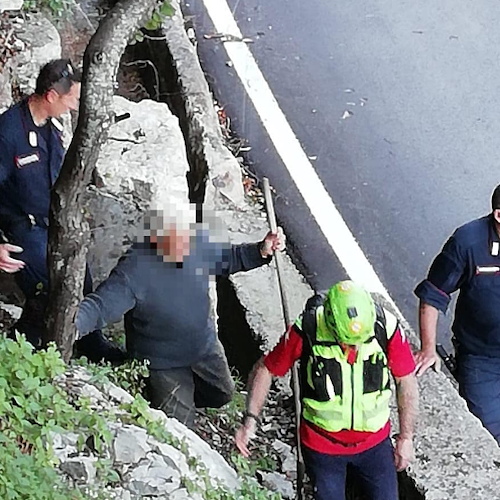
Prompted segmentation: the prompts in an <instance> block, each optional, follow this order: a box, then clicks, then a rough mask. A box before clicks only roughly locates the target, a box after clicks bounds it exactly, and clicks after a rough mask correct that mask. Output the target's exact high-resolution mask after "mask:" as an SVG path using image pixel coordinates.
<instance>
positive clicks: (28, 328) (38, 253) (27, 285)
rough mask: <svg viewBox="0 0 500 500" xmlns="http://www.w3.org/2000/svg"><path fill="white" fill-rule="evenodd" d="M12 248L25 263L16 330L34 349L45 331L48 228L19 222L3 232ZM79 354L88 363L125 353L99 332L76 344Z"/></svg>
mask: <svg viewBox="0 0 500 500" xmlns="http://www.w3.org/2000/svg"><path fill="white" fill-rule="evenodd" d="M6 233H7V236H8V238H9V240H10V241H11V242H12V244H14V245H18V246H20V247H22V248H23V252H22V253H19V254H15V255H14V258H16V259H17V258H18V259H20V260H22V261H24V262H25V264H26V265H25V266H24V268H23V269H22V270H21V271H19V272H18V273H16V274H15V277H16V282H17V284H18V286H19V288H20V289H21V291H22V292H23V294H24V296H25V298H26V302H25V304H24V308H23V312H22V314H21V317H20V318H19V321H18V322H17V323H16V325H15V329H16V330H18V331H19V332H21V333H24V335H25V336H26V338H27V340H28V341H29V342H31V343H32V344H33V345H34V346H35V347H40V345H41V341H42V338H43V336H44V330H45V311H46V308H47V300H48V294H49V271H48V268H47V244H48V229H47V228H46V227H44V226H40V225H35V226H32V225H31V224H30V223H29V222H23V221H19V223H18V224H17V225H16V226H15V228H11V230H9V231H6ZM90 292H92V277H91V275H90V270H89V268H88V267H87V268H86V270H85V281H84V284H83V294H84V295H87V294H88V293H90ZM76 350H77V351H78V353H79V354H81V355H84V356H87V358H89V359H90V360H91V361H99V360H101V359H102V358H104V359H106V360H108V361H113V362H119V361H122V360H123V358H124V353H123V352H122V351H121V350H120V349H119V348H117V347H116V346H114V345H112V344H110V343H108V342H107V341H106V340H105V339H104V337H103V335H102V333H101V331H100V330H96V331H95V332H92V333H91V334H90V335H87V336H86V337H84V338H83V339H81V340H79V341H78V342H77V343H76Z"/></svg>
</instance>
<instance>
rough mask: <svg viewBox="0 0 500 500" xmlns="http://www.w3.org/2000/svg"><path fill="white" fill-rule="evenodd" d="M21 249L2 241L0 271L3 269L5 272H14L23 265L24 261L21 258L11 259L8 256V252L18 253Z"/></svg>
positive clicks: (0, 246)
mask: <svg viewBox="0 0 500 500" xmlns="http://www.w3.org/2000/svg"><path fill="white" fill-rule="evenodd" d="M22 251H23V249H22V248H21V247H18V246H16V245H11V244H9V243H3V244H1V245H0V271H4V272H6V273H15V272H17V271H20V270H21V269H22V268H23V267H24V266H25V264H24V262H23V261H22V260H18V259H13V258H12V257H11V256H10V252H13V253H19V252H22Z"/></svg>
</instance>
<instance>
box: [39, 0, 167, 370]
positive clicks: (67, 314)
mask: <svg viewBox="0 0 500 500" xmlns="http://www.w3.org/2000/svg"><path fill="white" fill-rule="evenodd" d="M161 3H163V1H161V0H121V1H119V2H117V3H116V5H115V6H114V7H113V9H112V10H110V11H109V13H108V14H107V16H106V17H105V18H104V19H103V20H102V21H101V23H100V25H99V28H98V29H97V31H96V33H95V34H94V36H93V37H92V39H91V40H90V42H89V45H88V46H87V49H86V50H85V55H84V59H83V81H82V96H81V103H80V110H79V117H78V125H77V127H76V131H75V134H74V137H73V141H72V142H71V145H70V147H69V150H68V152H67V154H66V157H65V159H64V163H63V166H62V169H61V174H60V176H59V178H58V180H57V182H56V184H55V186H54V189H53V191H52V195H51V206H50V224H49V247H48V266H49V277H50V300H49V305H48V310H47V338H46V339H44V342H45V343H47V342H50V341H55V342H56V344H57V346H58V348H59V350H60V351H61V354H62V357H63V359H64V360H65V361H66V362H67V361H69V359H70V357H71V354H72V350H73V343H74V340H75V337H76V329H75V317H76V313H77V308H78V303H79V301H80V300H81V297H82V291H83V281H84V275H85V261H86V256H87V238H88V227H87V224H86V222H85V220H84V207H83V205H82V203H83V202H82V195H83V194H84V191H85V189H86V186H87V185H88V184H89V182H90V179H91V175H92V172H93V170H94V168H95V164H96V162H97V158H98V156H99V151H100V149H101V146H102V145H103V144H104V142H105V141H106V139H107V136H108V130H109V127H110V125H111V123H112V121H113V119H114V116H113V111H112V102H113V101H112V98H113V93H114V84H115V80H116V74H117V71H118V66H119V63H120V59H121V56H122V54H123V52H124V50H125V48H126V46H127V43H128V41H129V40H130V39H131V37H132V36H133V34H134V33H135V31H136V30H137V28H138V27H139V26H142V25H144V23H145V22H146V21H147V20H148V19H150V18H151V15H152V12H153V9H154V8H155V7H157V6H159V5H160V4H161Z"/></svg>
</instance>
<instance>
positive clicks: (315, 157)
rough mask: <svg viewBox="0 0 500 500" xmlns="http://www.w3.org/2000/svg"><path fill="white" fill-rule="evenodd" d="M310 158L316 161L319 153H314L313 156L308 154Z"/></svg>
mask: <svg viewBox="0 0 500 500" xmlns="http://www.w3.org/2000/svg"><path fill="white" fill-rule="evenodd" d="M308 158H309V159H310V160H311V161H314V160H317V159H318V156H317V155H312V156H308Z"/></svg>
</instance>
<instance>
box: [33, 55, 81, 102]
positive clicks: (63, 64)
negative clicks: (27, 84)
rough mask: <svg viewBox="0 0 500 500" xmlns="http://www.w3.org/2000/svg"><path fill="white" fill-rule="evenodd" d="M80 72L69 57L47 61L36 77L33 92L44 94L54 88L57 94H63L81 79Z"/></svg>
mask: <svg viewBox="0 0 500 500" xmlns="http://www.w3.org/2000/svg"><path fill="white" fill-rule="evenodd" d="M81 79H82V78H81V73H80V71H78V70H77V69H76V68H75V67H74V66H73V65H72V64H71V61H70V60H69V59H55V60H53V61H50V62H48V63H47V64H46V65H45V66H44V67H43V68H42V69H41V70H40V74H39V75H38V78H37V79H36V88H35V94H37V95H40V96H42V95H45V94H46V93H47V92H48V91H49V90H51V89H54V90H55V91H56V92H57V93H58V94H61V95H65V94H68V93H69V91H70V90H71V86H72V85H73V84H74V83H77V82H80V81H81Z"/></svg>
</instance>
